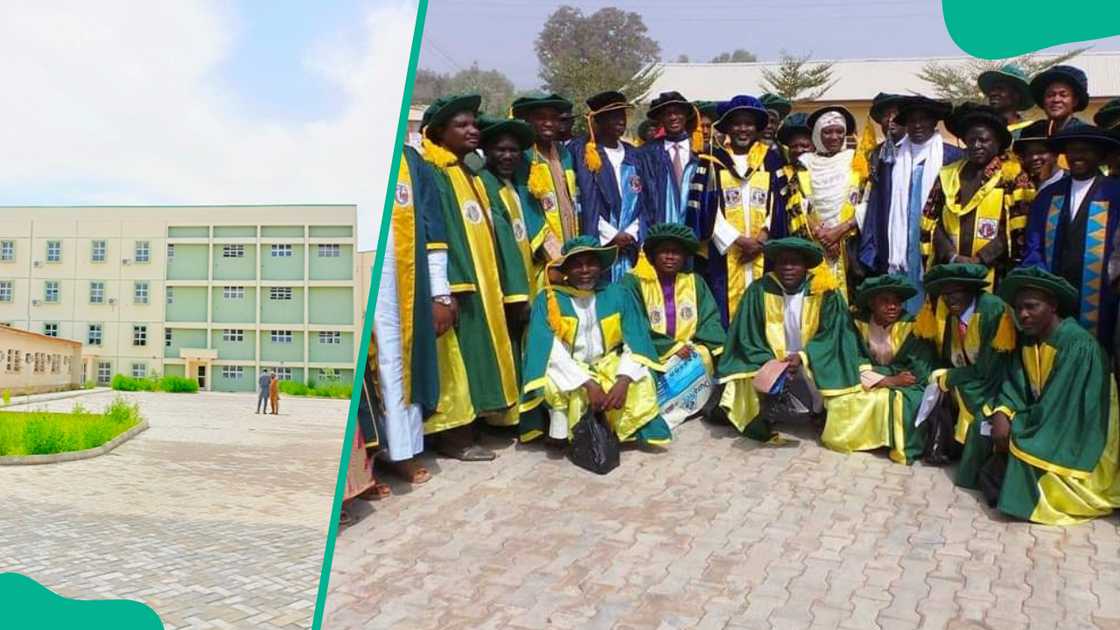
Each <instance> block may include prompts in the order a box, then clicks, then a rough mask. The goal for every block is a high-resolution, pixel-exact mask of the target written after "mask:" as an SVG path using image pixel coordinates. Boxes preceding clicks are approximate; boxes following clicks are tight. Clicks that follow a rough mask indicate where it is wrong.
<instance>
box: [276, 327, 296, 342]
mask: <svg viewBox="0 0 1120 630" xmlns="http://www.w3.org/2000/svg"><path fill="white" fill-rule="evenodd" d="M272 343H292V331H290V330H274V331H272Z"/></svg>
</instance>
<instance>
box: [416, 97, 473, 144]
mask: <svg viewBox="0 0 1120 630" xmlns="http://www.w3.org/2000/svg"><path fill="white" fill-rule="evenodd" d="M480 106H482V97H481V96H479V95H478V94H452V95H450V96H441V97H440V98H437V99H436V100H434V101H432V104H431V105H428V109H426V110H424V117H423V121H424V122H423V124H424V127H425V129H431V128H432V127H439V126H440V125H444V124H446V123H447V121H449V120H451V118H452V117H453V116H454V115H455V114H458V113H459V112H472V113H474V114H476V115H477V114H478V108H479V107H480ZM425 133H427V132H425ZM429 137H430V136H429Z"/></svg>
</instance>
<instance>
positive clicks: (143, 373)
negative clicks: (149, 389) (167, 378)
mask: <svg viewBox="0 0 1120 630" xmlns="http://www.w3.org/2000/svg"><path fill="white" fill-rule="evenodd" d="M131 367H132V378H147V376H148V364H147V363H133V364H132V366H131ZM136 368H140V369H139V370H137V369H136Z"/></svg>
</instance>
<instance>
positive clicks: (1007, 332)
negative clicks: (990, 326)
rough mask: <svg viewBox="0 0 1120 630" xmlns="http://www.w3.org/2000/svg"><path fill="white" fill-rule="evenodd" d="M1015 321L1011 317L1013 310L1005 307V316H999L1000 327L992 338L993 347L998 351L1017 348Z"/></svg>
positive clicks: (1008, 350) (1009, 350)
mask: <svg viewBox="0 0 1120 630" xmlns="http://www.w3.org/2000/svg"><path fill="white" fill-rule="evenodd" d="M1015 341H1016V335H1015V321H1014V320H1013V319H1012V318H1011V311H1009V310H1008V309H1006V308H1005V309H1003V317H1000V318H999V328H997V329H996V336H995V338H994V339H992V348H993V349H995V350H996V351H997V352H1011V351H1012V350H1014V349H1015Z"/></svg>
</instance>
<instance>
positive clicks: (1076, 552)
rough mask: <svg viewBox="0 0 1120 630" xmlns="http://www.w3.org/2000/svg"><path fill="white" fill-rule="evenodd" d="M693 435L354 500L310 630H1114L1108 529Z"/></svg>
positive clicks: (499, 443)
mask: <svg viewBox="0 0 1120 630" xmlns="http://www.w3.org/2000/svg"><path fill="white" fill-rule="evenodd" d="M788 429H789V431H790V432H791V433H792V434H794V435H796V436H797V437H799V438H801V442H800V443H799V444H798V445H797V446H795V447H793V448H780V449H775V448H770V447H763V446H759V445H757V444H754V443H751V442H749V441H746V440H744V439H740V438H738V437H737V436H735V435H734V434H733V431H732V430H731V429H730V428H728V427H723V426H717V425H712V424H707V423H703V422H697V421H692V422H689V423H687V424H686V425H684V426H683V427H681V428H680V429H679V430H678V431H677V434H676V441H675V442H674V443H673V444H672V445H670V446H669V448H668V449H667V451H666V452H664V453H652V452H643V451H640V450H625V451H624V452H623V454H622V465H621V466H620V467H619V468H618V469H616V470H615V471H613V472H611V473H610V474H609V475H607V476H605V477H600V476H596V475H593V474H591V473H588V472H585V471H583V470H580V469H579V468H576V467H575V466H573V465H572V464H570V463H568V462H567V461H566V460H565V459H563V458H560V457H557V456H556V455H555V454H552V453H549V452H548V451H546V450H545V449H543V448H542V447H540V446H536V445H517V444H514V442H513V440H512V438H510V437H499V436H492V435H491V436H488V437H487V438H486V443H487V445H489V446H491V447H494V448H496V449H497V450H498V452H499V458H498V459H497V460H496V461H495V462H493V463H460V462H456V461H452V460H448V459H443V458H438V459H436V458H426V461H427V464H428V466H429V467H430V468H431V469H432V471H433V473H434V478H433V480H432V481H430V482H429V483H427V484H424V485H420V486H416V487H414V488H409V487H408V486H407V485H403V484H399V483H396V482H393V481H392V480H390V481H391V483H393V484H394V485H393V489H394V492H395V494H394V496H392V497H390V498H388V499H385V500H382V501H378V502H374V503H366V502H358V503H357V504H356V505H355V506H354V512H355V513H356V514H357V515H358V516H359V517H360V520H359V521H358V522H357V523H355V524H354V525H352V526H350V527H348V528H345V529H343V530H342V531H341V532H340V534H339V537H338V541H337V547H336V550H335V558H334V564H333V568H332V575H331V582H330V589H329V594H328V598H327V604H326V608H327V609H326V620H325V623H324V628H326V629H328V630H345V629H349V628H354V629H358V628H361V629H365V628H395V627H407V628H416V629H423V628H452V627H456V628H457V627H469V628H498V627H503V628H504V627H517V628H522V627H526V628H540V627H556V628H569V627H575V628H657V627H663V628H676V627H700V628H782V629H784V628H802V627H808V628H853V629H855V628H859V629H863V628H876V627H878V628H883V629H890V630H894V629H896V628H901V629H905V628H930V629H943V628H954V629H962V630H963V629H966V628H970V629H971V628H976V629H985V628H999V629H1000V630H1003V629H1005V628H1008V629H1014V628H1047V629H1048V630H1053V629H1054V628H1066V627H1092V626H1093V624H1095V625H1096V626H1097V627H1120V586H1117V585H1120V528H1118V524H1120V518H1118V517H1116V516H1113V517H1110V518H1107V519H1101V520H1098V521H1094V522H1092V523H1089V524H1086V525H1081V526H1078V527H1073V528H1066V529H1059V528H1050V527H1043V526H1038V525H1031V524H1026V523H1018V522H1012V521H1010V520H1008V519H1006V518H1004V517H1002V516H1000V515H999V514H997V513H994V512H993V511H992V510H990V509H989V508H988V507H987V506H986V505H984V504H983V503H982V501H981V500H980V499H979V498H978V497H977V496H976V495H975V494H973V493H969V492H965V491H962V490H960V489H958V488H955V487H954V486H953V485H952V474H951V471H950V470H944V469H938V468H927V467H924V466H921V465H917V466H913V467H904V466H898V465H896V464H893V463H891V462H890V461H889V460H888V459H887V458H886V456H885V455H884V454H881V453H859V454H854V455H851V456H845V455H841V454H838V453H833V452H831V451H828V450H826V449H824V448H822V447H821V446H819V444H818V443H817V442H816V441H815V440H813V439H812V438H811V437H810V436H809V435H807V434H806V433H805V432H804V431H803V430H801V429H799V428H796V427H791V428H788Z"/></svg>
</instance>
